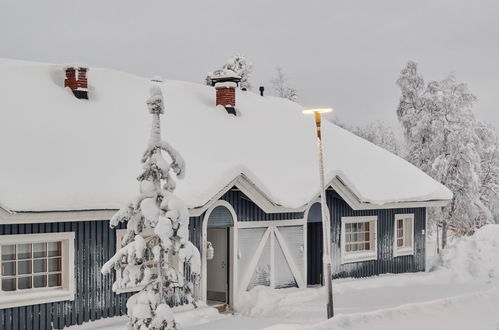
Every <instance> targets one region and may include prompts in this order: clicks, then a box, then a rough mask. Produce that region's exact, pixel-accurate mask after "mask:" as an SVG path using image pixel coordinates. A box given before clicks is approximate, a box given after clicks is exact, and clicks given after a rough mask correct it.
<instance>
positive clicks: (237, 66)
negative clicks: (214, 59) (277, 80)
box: [222, 55, 253, 90]
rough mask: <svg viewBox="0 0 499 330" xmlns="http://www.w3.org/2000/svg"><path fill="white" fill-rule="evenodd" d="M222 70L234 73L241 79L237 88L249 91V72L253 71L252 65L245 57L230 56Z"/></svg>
mask: <svg viewBox="0 0 499 330" xmlns="http://www.w3.org/2000/svg"><path fill="white" fill-rule="evenodd" d="M222 69H226V70H232V71H234V72H235V73H236V74H237V75H238V76H239V77H241V82H240V83H239V87H241V88H246V89H247V90H250V89H251V84H250V82H249V78H250V75H251V72H252V71H253V64H251V62H250V61H249V60H248V59H247V58H246V57H245V56H243V55H234V56H232V57H231V58H229V59H228V60H227V62H226V63H225V64H224V66H223V67H222Z"/></svg>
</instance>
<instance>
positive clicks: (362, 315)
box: [236, 225, 499, 330]
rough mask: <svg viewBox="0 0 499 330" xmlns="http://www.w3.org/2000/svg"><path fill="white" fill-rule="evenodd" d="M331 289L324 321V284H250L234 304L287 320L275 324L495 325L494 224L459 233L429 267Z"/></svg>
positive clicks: (498, 319) (498, 282)
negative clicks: (329, 314) (330, 315)
mask: <svg viewBox="0 0 499 330" xmlns="http://www.w3.org/2000/svg"><path fill="white" fill-rule="evenodd" d="M333 290H334V299H335V311H336V315H337V316H336V317H335V318H334V320H333V321H326V322H324V319H325V306H326V295H325V291H324V289H323V288H308V289H305V290H299V289H294V288H292V289H280V290H274V289H271V288H268V287H255V288H254V289H252V290H251V291H250V292H247V293H246V294H245V295H243V297H242V300H241V301H240V302H239V304H238V305H237V306H236V308H237V311H238V312H240V313H241V314H242V315H244V316H248V317H253V318H259V317H264V318H268V319H282V320H286V321H285V324H283V325H276V326H275V327H273V328H271V329H273V330H281V329H286V330H292V329H297V330H315V329H366V328H369V329H392V328H404V329H421V328H430V329H434V328H439V329H497V328H498V327H499V314H497V306H499V225H487V226H484V227H483V228H481V229H479V230H477V231H476V233H475V234H474V235H473V236H471V237H463V238H456V239H455V240H454V241H453V242H452V243H450V244H449V245H448V246H447V248H446V249H445V250H444V251H443V252H442V254H441V256H440V257H439V258H438V260H437V261H436V264H435V266H434V267H433V269H432V270H431V271H430V272H426V273H422V272H420V273H406V274H385V275H381V276H375V277H369V278H364V279H341V280H335V281H333ZM494 311H495V312H494ZM492 314H494V315H493V316H492ZM446 319H452V321H450V322H448V323H445V322H447V321H446ZM475 322H476V323H475ZM290 324H291V325H290ZM304 324H308V325H307V326H304ZM368 325H369V326H368Z"/></svg>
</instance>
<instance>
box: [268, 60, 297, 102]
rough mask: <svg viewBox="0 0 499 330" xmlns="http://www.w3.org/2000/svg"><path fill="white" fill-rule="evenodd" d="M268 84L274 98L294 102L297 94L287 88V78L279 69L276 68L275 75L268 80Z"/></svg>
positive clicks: (290, 88)
mask: <svg viewBox="0 0 499 330" xmlns="http://www.w3.org/2000/svg"><path fill="white" fill-rule="evenodd" d="M270 83H271V84H272V90H273V92H274V95H275V96H278V97H282V98H285V99H288V100H290V101H293V102H296V99H297V98H298V92H297V91H296V89H294V88H292V87H289V86H288V78H287V77H286V75H285V74H284V71H283V70H282V68H281V67H279V66H278V67H276V75H275V77H274V78H272V79H271V80H270Z"/></svg>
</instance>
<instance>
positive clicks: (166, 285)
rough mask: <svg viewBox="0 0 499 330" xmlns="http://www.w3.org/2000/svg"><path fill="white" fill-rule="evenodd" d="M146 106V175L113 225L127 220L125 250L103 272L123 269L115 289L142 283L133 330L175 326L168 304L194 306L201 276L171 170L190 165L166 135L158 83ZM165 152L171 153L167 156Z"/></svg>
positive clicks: (178, 172)
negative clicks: (148, 130)
mask: <svg viewBox="0 0 499 330" xmlns="http://www.w3.org/2000/svg"><path fill="white" fill-rule="evenodd" d="M147 106H148V108H149V112H150V113H151V114H152V127H151V135H150V140H149V144H148V146H147V149H146V150H145V152H144V154H143V157H142V163H143V166H142V173H141V174H140V175H139V177H138V178H137V180H138V181H139V194H138V196H137V197H136V198H134V199H133V200H132V201H131V202H130V203H128V205H126V206H125V207H123V208H122V209H121V210H119V211H118V212H117V213H116V214H115V215H114V216H113V217H112V219H111V222H110V226H111V228H114V227H116V226H117V225H118V224H119V223H120V222H126V225H127V232H126V235H125V236H124V238H123V241H122V242H121V249H118V251H117V252H116V254H115V255H114V256H113V257H112V258H111V259H110V260H109V261H108V262H107V263H106V264H105V265H104V266H103V267H102V273H104V274H106V273H109V272H110V271H111V270H112V269H113V268H114V269H115V270H116V271H117V272H121V276H117V279H116V281H115V283H114V284H113V290H114V291H116V290H117V289H119V288H127V287H137V286H143V289H142V290H141V291H139V292H138V293H136V294H135V295H133V296H131V297H130V298H129V299H128V302H127V309H128V317H129V327H130V328H131V329H141V330H142V329H154V330H164V329H176V323H175V320H174V317H173V313H172V311H171V308H170V306H169V304H168V302H169V301H171V298H172V297H173V298H176V299H177V301H179V300H184V301H186V300H187V301H189V302H191V303H193V304H194V305H195V302H194V298H193V297H192V290H193V283H192V281H193V280H195V279H196V278H197V276H196V275H195V274H199V273H200V255H199V251H198V250H197V248H196V247H195V246H194V245H193V244H192V243H191V242H190V241H189V239H188V237H189V231H188V225H189V212H188V210H187V207H186V206H185V205H184V203H183V202H182V201H181V200H180V199H179V198H178V197H177V196H175V195H174V193H173V192H174V190H175V181H174V179H173V177H172V174H174V175H175V176H176V177H178V178H180V179H181V178H182V177H183V176H184V173H185V163H184V160H183V159H182V157H181V156H180V155H179V154H178V152H177V151H176V150H175V149H174V148H173V147H172V146H170V145H169V144H168V143H167V142H165V141H163V140H162V139H161V128H160V115H161V114H162V113H163V112H164V103H163V95H162V93H161V90H160V88H159V87H158V86H157V85H154V86H152V87H151V96H150V98H149V100H148V101H147ZM163 152H165V153H166V154H167V155H168V156H169V157H168V158H166V159H165V158H164V157H163ZM172 256H178V259H179V260H180V262H181V263H183V264H184V265H185V264H187V265H189V267H190V270H191V272H192V273H193V274H194V275H191V276H189V278H187V279H185V278H184V275H185V274H183V271H182V270H181V269H179V268H180V267H179V266H176V265H172V263H171V259H173V257H172ZM175 266H176V267H175ZM189 267H187V268H189ZM172 295H174V296H172ZM178 295H179V296H178Z"/></svg>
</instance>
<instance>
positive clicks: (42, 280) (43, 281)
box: [33, 275, 47, 288]
mask: <svg viewBox="0 0 499 330" xmlns="http://www.w3.org/2000/svg"><path fill="white" fill-rule="evenodd" d="M33 286H34V287H35V288H44V287H46V286H47V275H39V276H35V277H33Z"/></svg>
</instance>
